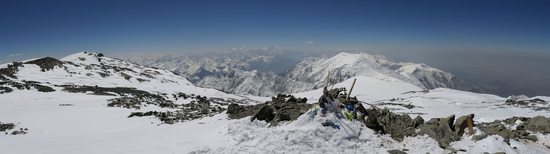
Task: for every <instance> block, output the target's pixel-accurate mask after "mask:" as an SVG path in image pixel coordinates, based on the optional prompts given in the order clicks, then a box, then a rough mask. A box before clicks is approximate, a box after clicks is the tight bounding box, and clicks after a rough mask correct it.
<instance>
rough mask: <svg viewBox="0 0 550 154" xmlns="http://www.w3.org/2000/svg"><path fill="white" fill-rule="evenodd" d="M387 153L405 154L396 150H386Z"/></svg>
mask: <svg viewBox="0 0 550 154" xmlns="http://www.w3.org/2000/svg"><path fill="white" fill-rule="evenodd" d="M388 153H390V154H407V153H406V152H404V151H401V150H397V149H393V150H388Z"/></svg>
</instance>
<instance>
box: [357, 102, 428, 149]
mask: <svg viewBox="0 0 550 154" xmlns="http://www.w3.org/2000/svg"><path fill="white" fill-rule="evenodd" d="M367 115H368V116H367V118H366V119H365V125H366V126H367V127H368V128H370V129H373V130H375V131H376V132H379V133H381V134H390V136H391V137H392V138H393V139H395V140H398V141H401V140H403V138H404V137H405V136H414V135H415V129H416V128H415V127H416V126H417V122H419V121H420V119H417V120H418V121H414V120H413V119H411V117H409V115H406V114H402V115H398V114H395V113H392V112H390V111H389V110H388V109H387V108H384V109H382V110H380V109H376V108H371V109H368V110H367ZM422 121H423V120H422Z"/></svg>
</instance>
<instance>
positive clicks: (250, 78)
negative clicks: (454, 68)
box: [126, 49, 481, 96]
mask: <svg viewBox="0 0 550 154" xmlns="http://www.w3.org/2000/svg"><path fill="white" fill-rule="evenodd" d="M286 54H287V53H286V52H282V51H278V50H276V49H266V50H262V51H248V50H247V51H244V52H227V53H222V54H207V55H189V56H185V55H184V56H173V55H167V56H162V57H157V58H154V57H153V58H152V57H149V56H147V57H145V56H130V57H128V58H126V59H128V60H129V61H132V62H135V63H139V64H144V65H148V66H154V67H161V68H164V69H169V70H172V71H175V72H177V73H178V74H180V75H182V76H185V77H186V78H187V79H188V80H189V81H191V82H193V83H194V84H195V85H197V86H201V87H208V88H215V89H219V90H222V91H225V92H230V93H236V94H252V95H257V96H273V95H276V94H279V93H287V94H288V93H296V92H302V91H307V90H312V89H316V88H319V87H322V86H323V85H324V84H326V77H327V74H328V72H329V71H331V82H333V83H337V82H341V81H343V80H346V79H349V78H350V77H352V76H379V75H387V76H390V77H393V78H397V79H399V80H402V81H404V82H408V83H411V84H414V85H417V86H419V87H422V88H425V89H434V88H438V87H444V88H452V89H458V90H466V91H473V92H480V91H481V90H480V89H479V88H477V87H476V86H473V85H471V84H468V83H466V82H464V81H462V80H460V79H458V78H456V77H455V76H454V75H452V74H450V73H448V72H444V71H442V70H439V69H436V68H432V67H429V66H427V65H425V64H414V63H397V62H393V61H391V60H389V59H388V58H386V57H384V56H380V55H370V54H367V53H344V52H343V53H339V54H337V55H335V56H333V57H309V58H303V59H300V60H299V61H296V59H298V57H300V56H296V57H295V59H294V60H289V58H288V55H286ZM282 63H285V64H286V66H283V65H281V64H282ZM289 63H290V64H294V63H296V65H294V66H293V67H288V66H287V65H288V64H289ZM258 66H263V67H258ZM266 66H271V68H269V67H267V68H268V69H265V68H266ZM279 67H282V68H287V67H288V71H286V72H285V73H274V72H273V70H274V69H273V68H279ZM258 68H263V69H258ZM278 71H280V70H278Z"/></svg>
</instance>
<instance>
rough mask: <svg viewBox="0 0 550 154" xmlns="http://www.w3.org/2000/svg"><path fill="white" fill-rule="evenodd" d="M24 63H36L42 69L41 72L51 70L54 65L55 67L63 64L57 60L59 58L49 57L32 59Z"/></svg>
mask: <svg viewBox="0 0 550 154" xmlns="http://www.w3.org/2000/svg"><path fill="white" fill-rule="evenodd" d="M25 64H35V65H38V66H40V68H41V69H42V71H43V72H45V71H49V70H52V69H54V68H55V67H56V66H57V67H62V66H63V62H62V61H59V60H57V59H55V58H51V57H46V58H40V59H36V60H33V61H28V62H25Z"/></svg>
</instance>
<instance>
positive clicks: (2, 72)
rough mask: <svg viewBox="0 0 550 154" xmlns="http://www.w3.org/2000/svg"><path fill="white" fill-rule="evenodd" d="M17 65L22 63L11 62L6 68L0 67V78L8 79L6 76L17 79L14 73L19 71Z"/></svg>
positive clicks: (19, 65) (20, 65) (21, 65)
mask: <svg viewBox="0 0 550 154" xmlns="http://www.w3.org/2000/svg"><path fill="white" fill-rule="evenodd" d="M19 67H23V63H21V62H13V63H12V64H8V67H6V68H0V80H2V81H7V80H9V79H8V77H9V78H13V79H17V76H15V73H17V72H18V71H19Z"/></svg>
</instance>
